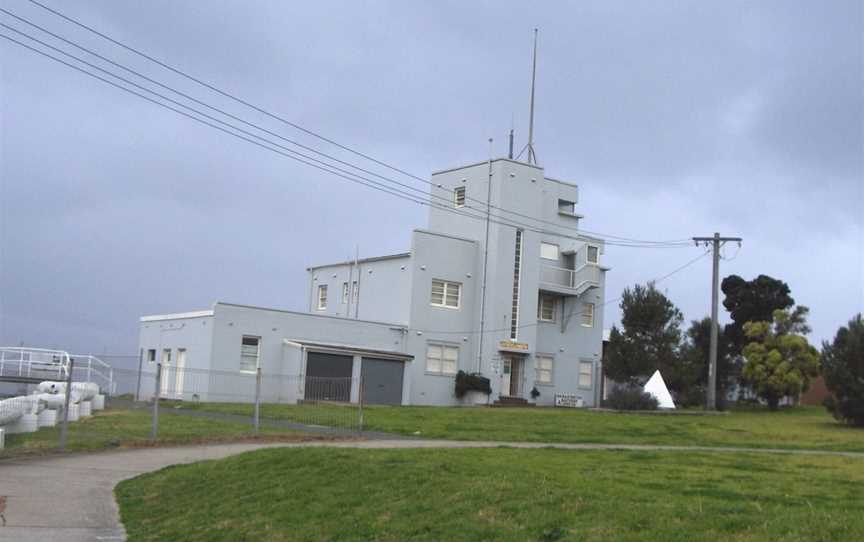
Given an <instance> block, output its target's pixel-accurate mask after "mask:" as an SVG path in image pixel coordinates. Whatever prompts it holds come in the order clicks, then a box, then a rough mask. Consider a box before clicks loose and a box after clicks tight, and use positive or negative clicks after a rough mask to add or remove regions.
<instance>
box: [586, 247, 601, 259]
mask: <svg viewBox="0 0 864 542" xmlns="http://www.w3.org/2000/svg"><path fill="white" fill-rule="evenodd" d="M599 260H600V249H599V248H598V247H595V246H591V245H588V263H597V262H598V261H599Z"/></svg>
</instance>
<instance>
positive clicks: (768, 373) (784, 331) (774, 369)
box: [742, 307, 819, 410]
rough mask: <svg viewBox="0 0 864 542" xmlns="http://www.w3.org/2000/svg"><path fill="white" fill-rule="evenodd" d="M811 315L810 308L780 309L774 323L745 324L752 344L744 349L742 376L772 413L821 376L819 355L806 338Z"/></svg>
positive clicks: (745, 329) (776, 312) (775, 315)
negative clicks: (811, 380)
mask: <svg viewBox="0 0 864 542" xmlns="http://www.w3.org/2000/svg"><path fill="white" fill-rule="evenodd" d="M807 312H808V309H807V307H797V308H796V309H795V310H794V311H790V310H788V309H787V310H781V309H778V310H776V311H774V315H773V316H774V318H773V320H774V321H773V323H772V322H767V321H763V322H747V323H746V324H744V334H745V335H746V337H747V338H748V339H749V340H750V342H749V343H748V344H747V346H745V347H744V359H745V360H746V361H745V363H744V368H743V369H742V377H743V379H744V381H745V382H746V383H747V384H749V385H750V386H751V387H752V388H753V390H754V391H755V392H756V394H757V395H759V397H762V398H763V399H765V401H766V402H767V403H768V408H769V409H771V410H777V406H778V404H779V402H780V399H781V398H783V397H784V396H787V395H798V394H799V393H801V392H802V391H803V390H805V389H806V388H807V384H808V383H809V380H810V378H811V377H813V376H816V375H817V374H818V373H819V352H818V351H817V350H816V349H815V348H814V347H812V346H811V345H810V343H808V342H807V339H806V338H805V337H804V334H806V333H807V332H809V330H810V328H809V327H808V326H807V323H806V316H807Z"/></svg>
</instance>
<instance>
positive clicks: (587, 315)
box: [582, 303, 594, 327]
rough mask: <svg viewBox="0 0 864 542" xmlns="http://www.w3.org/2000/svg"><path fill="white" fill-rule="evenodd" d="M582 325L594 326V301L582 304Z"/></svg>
mask: <svg viewBox="0 0 864 542" xmlns="http://www.w3.org/2000/svg"><path fill="white" fill-rule="evenodd" d="M582 325H583V326H585V327H594V303H585V305H583V306H582Z"/></svg>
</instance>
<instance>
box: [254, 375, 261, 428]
mask: <svg viewBox="0 0 864 542" xmlns="http://www.w3.org/2000/svg"><path fill="white" fill-rule="evenodd" d="M260 423H261V367H258V369H256V370H255V415H254V418H253V424H254V425H255V432H256V433H257V432H258V430H259V428H260Z"/></svg>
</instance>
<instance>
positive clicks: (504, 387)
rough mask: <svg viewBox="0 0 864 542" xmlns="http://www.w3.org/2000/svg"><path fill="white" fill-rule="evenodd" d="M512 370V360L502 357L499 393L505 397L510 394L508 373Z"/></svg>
mask: <svg viewBox="0 0 864 542" xmlns="http://www.w3.org/2000/svg"><path fill="white" fill-rule="evenodd" d="M512 372H513V360H511V359H510V358H504V364H503V371H502V373H503V374H502V375H501V391H500V392H499V395H501V396H503V397H507V396H509V395H510V374H511V373H512Z"/></svg>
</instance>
